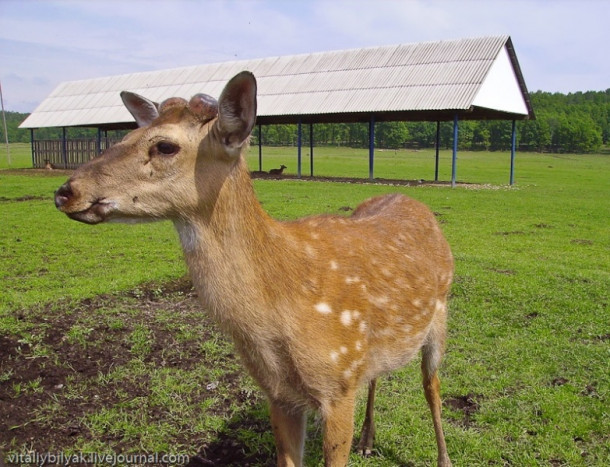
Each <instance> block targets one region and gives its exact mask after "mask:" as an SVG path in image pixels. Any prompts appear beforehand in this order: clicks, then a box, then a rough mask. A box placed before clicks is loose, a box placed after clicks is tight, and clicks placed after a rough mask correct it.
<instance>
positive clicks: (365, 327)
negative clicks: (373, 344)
mask: <svg viewBox="0 0 610 467" xmlns="http://www.w3.org/2000/svg"><path fill="white" fill-rule="evenodd" d="M367 327H368V326H367V324H366V322H364V321H360V326H358V329H360V332H361V333H363V334H364V333H365V332H366V329H367Z"/></svg>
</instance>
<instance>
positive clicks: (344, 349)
mask: <svg viewBox="0 0 610 467" xmlns="http://www.w3.org/2000/svg"><path fill="white" fill-rule="evenodd" d="M339 351H340V352H341V353H342V354H343V355H345V354H346V353H347V347H345V346H344V345H342V346H341V347H339Z"/></svg>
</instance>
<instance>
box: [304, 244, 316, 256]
mask: <svg viewBox="0 0 610 467" xmlns="http://www.w3.org/2000/svg"><path fill="white" fill-rule="evenodd" d="M305 253H306V254H307V256H309V257H310V258H315V257H316V250H315V249H314V247H312V246H311V245H310V244H309V243H307V244H305Z"/></svg>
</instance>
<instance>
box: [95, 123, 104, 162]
mask: <svg viewBox="0 0 610 467" xmlns="http://www.w3.org/2000/svg"><path fill="white" fill-rule="evenodd" d="M95 151H96V153H97V154H95V156H93V157H96V156H99V155H100V154H101V153H102V129H101V128H99V127H98V129H97V139H96V140H95Z"/></svg>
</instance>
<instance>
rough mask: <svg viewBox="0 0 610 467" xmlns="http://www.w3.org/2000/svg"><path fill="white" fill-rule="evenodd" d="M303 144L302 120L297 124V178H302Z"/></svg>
mask: <svg viewBox="0 0 610 467" xmlns="http://www.w3.org/2000/svg"><path fill="white" fill-rule="evenodd" d="M302 142H303V128H302V125H301V119H300V118H299V122H298V124H297V177H298V178H301V145H302Z"/></svg>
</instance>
